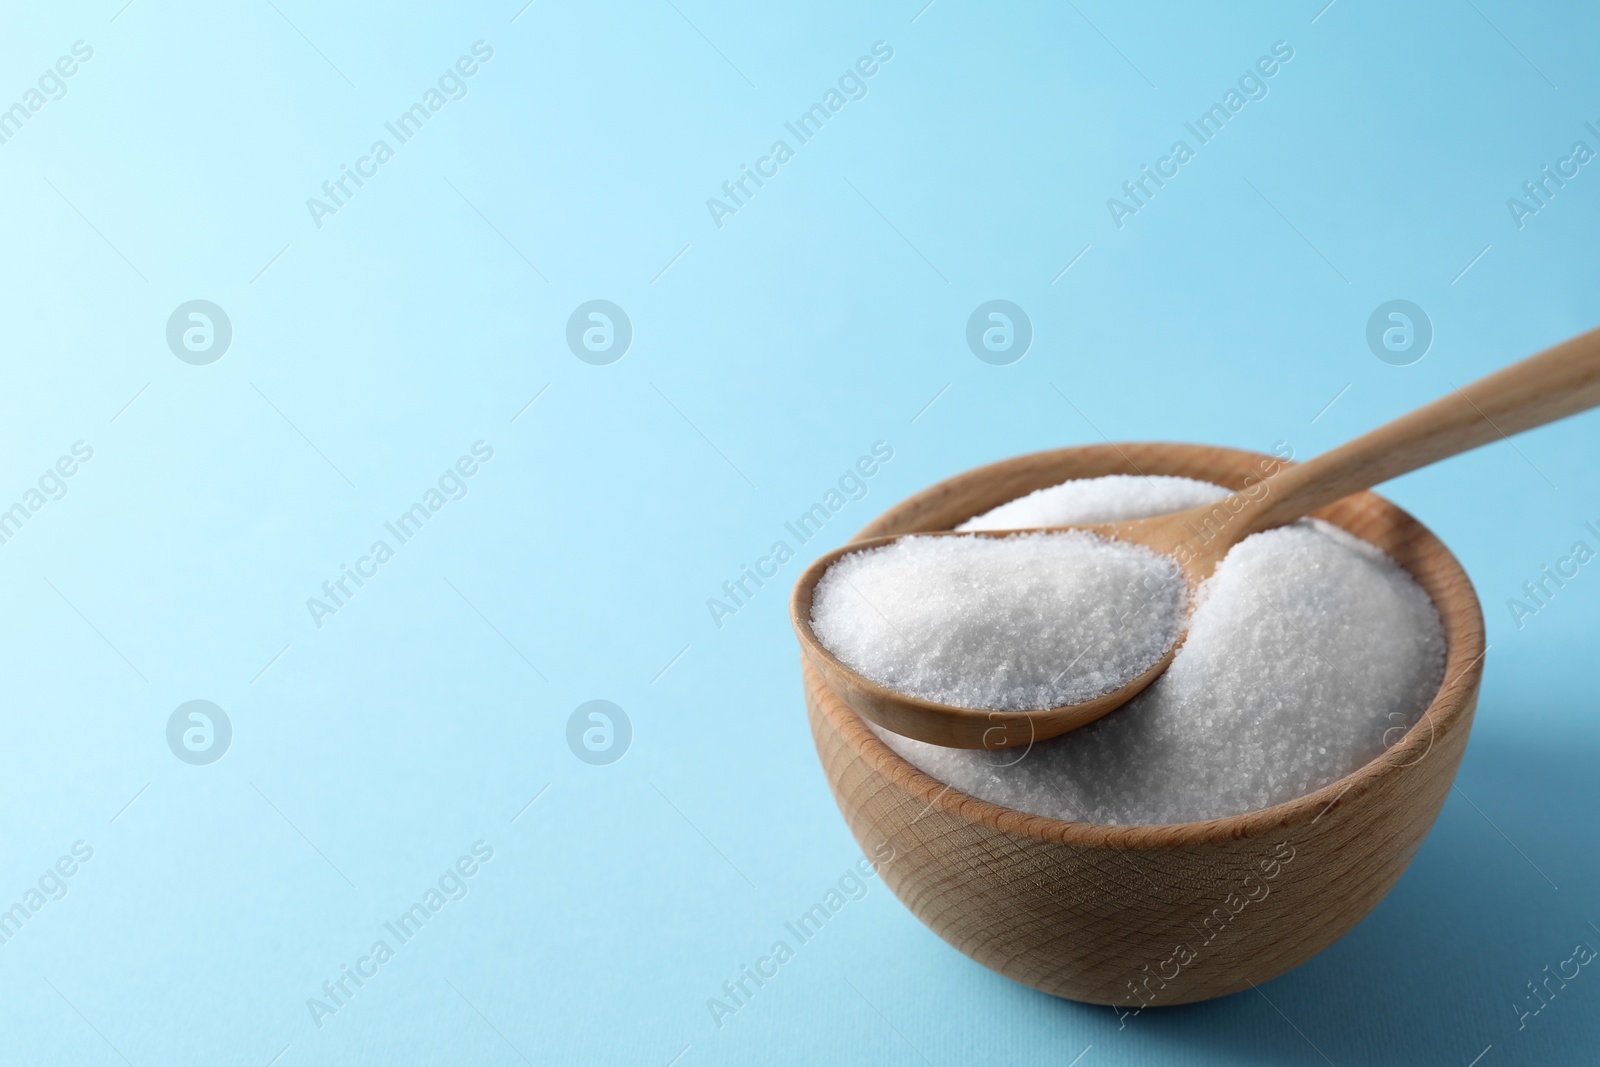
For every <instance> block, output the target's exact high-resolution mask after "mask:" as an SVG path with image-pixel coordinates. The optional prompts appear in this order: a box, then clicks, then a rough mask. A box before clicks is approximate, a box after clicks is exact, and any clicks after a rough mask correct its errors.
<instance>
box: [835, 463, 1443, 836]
mask: <svg viewBox="0 0 1600 1067" xmlns="http://www.w3.org/2000/svg"><path fill="white" fill-rule="evenodd" d="M1174 483H1183V484H1181V485H1180V484H1174ZM1196 486H1198V487H1199V489H1198V490H1197V489H1195V487H1196ZM1202 490H1203V491H1202ZM1224 495H1226V491H1225V490H1223V489H1221V488H1219V487H1215V486H1206V485H1205V484H1204V483H1197V482H1191V481H1188V480H1187V479H1171V478H1150V479H1143V478H1138V479H1134V478H1115V479H1113V478H1096V479H1088V480H1084V481H1075V482H1067V483H1065V484H1063V485H1059V486H1055V487H1052V488H1050V489H1046V490H1041V491H1040V492H1039V493H1035V494H1033V495H1032V496H1029V497H1024V498H1022V499H1021V500H1017V501H1012V502H1011V503H1010V504H1006V505H1002V506H1001V507H1000V508H996V509H995V510H994V511H993V512H990V513H989V514H987V515H984V516H979V517H978V518H976V519H974V520H972V521H971V522H970V523H969V524H968V525H969V526H974V527H976V526H977V525H978V524H986V525H987V524H991V523H992V524H993V525H992V526H991V528H994V526H998V527H999V528H1011V527H1013V526H1015V525H1016V524H1017V522H1018V520H1019V518H1026V520H1027V521H1028V522H1030V523H1033V522H1039V521H1047V522H1050V523H1064V522H1073V523H1087V522H1113V521H1117V520H1121V519H1129V518H1139V517H1145V516H1147V515H1150V514H1158V513H1160V512H1161V511H1163V510H1166V509H1169V508H1181V507H1189V506H1193V505H1197V504H1201V503H1206V502H1209V501H1210V500H1216V499H1221V498H1222V497H1223V496H1224ZM1008 509H1010V510H1009V512H1008ZM1040 516H1046V518H1044V519H1042V520H1041V518H1040ZM925 577H928V578H931V573H930V574H929V575H927V576H925ZM1020 621H1021V620H1019V622H1020ZM1041 624H1042V625H1051V624H1052V623H1051V622H1048V621H1046V620H1044V619H1043V618H1042V617H1041ZM1124 632H1126V631H1124ZM858 669H859V668H858ZM1443 675H1444V635H1443V630H1442V627H1441V625H1440V622H1439V616H1438V613H1437V611H1435V609H1434V607H1433V604H1432V602H1431V601H1430V600H1429V598H1428V596H1427V594H1426V593H1425V592H1424V591H1423V590H1422V588H1421V587H1420V586H1419V585H1417V583H1416V581H1415V580H1414V579H1412V578H1411V576H1410V575H1409V574H1407V573H1406V572H1405V571H1404V570H1403V569H1402V568H1401V567H1400V566H1399V565H1398V564H1396V563H1394V562H1393V561H1392V560H1390V559H1389V558H1388V557H1387V556H1385V555H1384V554H1383V553H1382V552H1380V551H1379V550H1377V549H1375V548H1373V547H1372V546H1370V545H1368V544H1366V543H1365V542H1363V541H1360V540H1358V539H1357V538H1355V537H1352V536H1350V535H1349V534H1346V533H1345V532H1344V531H1342V530H1339V529H1337V528H1335V527H1333V526H1330V525H1328V524H1326V523H1323V522H1319V521H1315V520H1303V521H1301V522H1298V523H1294V524H1293V525H1290V526H1286V527H1281V528H1279V529H1276V530H1269V531H1267V532H1265V533H1261V534H1257V535H1255V536H1254V537H1251V538H1248V539H1247V540H1245V541H1243V542H1242V543H1240V544H1239V545H1238V546H1236V547H1235V548H1234V549H1233V551H1232V552H1230V553H1229V554H1228V556H1227V558H1226V559H1225V560H1223V562H1222V563H1221V564H1220V565H1219V567H1218V568H1217V571H1216V573H1215V574H1214V575H1213V576H1212V577H1211V579H1210V580H1209V581H1208V582H1206V584H1205V585H1204V586H1202V588H1201V590H1200V593H1199V596H1198V598H1197V603H1196V605H1195V607H1194V611H1193V615H1192V616H1191V618H1190V620H1189V633H1188V637H1187V639H1186V641H1185V643H1184V645H1183V646H1182V647H1181V648H1180V649H1179V650H1178V654H1177V655H1176V657H1174V659H1173V662H1172V665H1171V666H1170V667H1169V668H1168V669H1167V671H1166V673H1164V674H1163V675H1162V676H1161V677H1160V678H1158V679H1157V680H1156V682H1155V683H1154V684H1153V685H1151V686H1150V688H1149V689H1147V690H1145V691H1144V692H1143V693H1141V694H1140V695H1139V696H1137V697H1135V698H1134V699H1133V700H1132V701H1130V702H1129V703H1128V704H1126V705H1125V706H1123V707H1122V708H1120V709H1118V710H1116V711H1114V712H1112V713H1111V714H1109V715H1108V716H1106V717H1105V718H1103V719H1099V720H1097V721H1096V722H1094V723H1091V724H1090V725H1088V726H1086V727H1083V728H1081V729H1079V730H1075V731H1073V732H1071V733H1068V734H1065V735H1063V736H1061V737H1059V738H1055V739H1053V740H1050V741H1043V742H1037V743H1035V744H1033V745H1032V746H1029V747H1025V748H1014V749H1005V750H1001V751H997V752H983V751H972V750H963V749H950V748H941V747H938V746H935V745H927V744H923V743H922V742H919V741H913V740H911V739H909V738H905V737H901V736H900V735H898V734H893V733H889V732H887V731H883V730H878V731H877V732H878V735H879V736H880V737H882V738H883V739H884V740H885V741H886V742H887V743H888V744H889V745H890V747H892V748H893V749H894V750H895V751H897V752H899V753H900V754H901V755H902V756H904V757H905V758H906V759H908V760H910V761H911V762H912V763H914V764H916V765H917V766H918V767H920V768H922V770H924V771H926V772H927V773H928V774H930V775H932V776H933V777H935V778H938V779H939V780H941V781H943V782H946V783H948V784H949V785H951V786H953V787H955V788H957V789H960V790H962V791H963V792H966V793H969V794H971V795H973V796H976V797H981V798H982V799H984V800H988V801H991V802H993V803H996V804H1000V805H1003V806H1005V807H1009V808H1014V809H1017V810H1019V811H1024V812H1028V813H1030V814H1035V815H1043V816H1048V817H1051V818H1057V819H1067V820H1071V821H1077V822H1093V823H1114V824H1124V825H1127V824H1159V823H1174V822H1187V821H1193V820H1200V819H1212V818H1220V817H1222V816H1226V815H1237V814H1241V813H1243V812H1248V811H1255V810H1258V809H1260V808H1264V807H1268V806H1270V805H1272V804H1278V803H1282V802H1284V801H1286V800H1291V799H1293V798H1295V797H1297V796H1302V795H1304V794H1306V793H1308V792H1311V791H1313V790H1315V789H1318V788H1321V787H1322V786H1324V785H1327V784H1328V783H1329V782H1332V781H1334V780H1336V779H1338V778H1340V777H1342V776H1344V775H1345V774H1348V773H1350V772H1351V771H1353V770H1355V769H1356V768H1358V767H1360V766H1361V765H1363V764H1365V763H1367V762H1369V761H1370V760H1372V759H1373V758H1374V757H1376V756H1377V755H1378V754H1380V753H1381V752H1382V751H1383V750H1384V749H1385V748H1386V747H1387V746H1388V745H1390V744H1392V743H1394V742H1395V741H1397V740H1398V739H1399V738H1400V737H1401V736H1402V735H1403V734H1404V733H1405V731H1406V730H1407V729H1408V728H1409V727H1410V726H1411V725H1412V724H1413V723H1415V722H1416V720H1417V719H1418V717H1419V716H1420V715H1421V713H1422V712H1423V711H1424V710H1425V709H1426V708H1427V706H1428V704H1429V702H1430V701H1431V700H1432V699H1433V696H1434V694H1435V693H1436V692H1437V691H1438V688H1439V685H1440V683H1441V681H1442V680H1443ZM874 729H876V727H874Z"/></svg>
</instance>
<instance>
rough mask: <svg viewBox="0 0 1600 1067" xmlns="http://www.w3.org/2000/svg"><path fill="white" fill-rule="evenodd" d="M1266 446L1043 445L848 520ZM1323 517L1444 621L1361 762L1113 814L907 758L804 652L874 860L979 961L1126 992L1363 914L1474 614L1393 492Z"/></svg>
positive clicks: (1085, 989) (1426, 763)
mask: <svg viewBox="0 0 1600 1067" xmlns="http://www.w3.org/2000/svg"><path fill="white" fill-rule="evenodd" d="M1263 462H1273V460H1272V457H1264V456H1260V455H1257V454H1254V453H1249V452H1240V451H1236V450H1232V449H1222V448H1213V447H1206V446H1196V445H1179V444H1123V445H1105V446H1094V447H1086V448H1074V449H1063V450H1059V451H1053V452H1042V453H1036V454H1033V455H1028V456H1021V457H1018V458H1016V459H1012V460H1007V461H1005V462H1003V463H997V464H993V465H991V466H988V467H982V468H978V469H976V470H973V471H969V472H967V473H965V474H961V475H958V476H957V477H955V478H951V479H949V480H947V481H945V482H941V483H939V484H938V485H935V486H933V487H931V488H930V489H928V490H926V491H924V492H921V493H918V494H917V495H915V496H913V497H911V498H910V499H908V500H906V501H904V502H903V503H901V504H900V505H898V506H896V507H894V508H892V509H890V510H889V511H888V512H885V513H884V514H883V515H882V516H880V517H879V518H878V519H876V520H875V521H874V522H873V523H871V524H870V525H869V526H867V527H866V528H865V529H864V530H862V531H861V534H860V535H859V536H861V537H872V536H880V535H884V534H902V533H911V532H918V531H928V530H940V529H949V528H950V527H951V526H953V525H955V524H956V523H958V522H961V521H963V520H965V519H967V518H969V517H971V516H972V515H974V514H977V513H980V512H983V511H986V510H988V509H989V508H992V507H994V506H996V505H998V504H1001V503H1004V502H1005V501H1007V500H1011V499H1014V498H1016V497H1018V496H1021V495H1023V494H1024V493H1028V492H1031V491H1033V490H1035V489H1040V488H1043V487H1045V486H1048V485H1055V484H1057V483H1059V482H1061V481H1064V480H1066V479H1069V478H1084V477H1097V476H1100V475H1105V474H1140V473H1143V474H1168V475H1180V476H1184V477H1190V478H1200V479H1204V480H1208V481H1213V482H1217V483H1219V484H1222V485H1227V486H1230V487H1232V488H1239V487H1241V486H1242V485H1243V482H1244V479H1245V478H1246V477H1250V476H1252V475H1254V476H1256V477H1259V476H1260V470H1261V467H1260V464H1261V463H1263ZM1317 516H1318V517H1319V518H1324V519H1327V520H1328V521H1330V522H1333V523H1335V524H1336V525H1339V526H1342V527H1343V528H1344V529H1346V530H1348V531H1350V532H1351V533H1353V534H1355V535H1356V536H1358V537H1361V538H1363V539H1365V540H1367V541H1369V542H1371V543H1373V544H1375V545H1378V546H1379V547H1380V548H1383V549H1384V550H1385V551H1387V552H1388V553H1389V555H1390V556H1392V557H1393V558H1394V559H1395V560H1396V561H1397V562H1399V563H1400V564H1401V565H1402V566H1404V567H1405V568H1406V569H1407V570H1408V571H1410V572H1411V574H1412V575H1413V576H1414V577H1415V578H1416V579H1417V581H1418V582H1419V583H1420V584H1421V585H1422V586H1423V588H1424V589H1426V590H1427V591H1428V593H1429V595H1430V596H1431V597H1432V598H1433V601H1434V604H1435V605H1436V606H1437V607H1438V609H1439V614H1440V617H1441V619H1442V620H1443V623H1444V631H1445V641H1446V666H1445V682H1444V685H1443V686H1442V688H1441V689H1440V691H1439V693H1438V695H1437V696H1436V698H1435V699H1434V701H1433V703H1432V704H1431V705H1430V706H1429V708H1428V709H1427V711H1426V712H1425V713H1424V715H1423V717H1422V718H1421V719H1420V720H1419V721H1418V723H1417V724H1416V725H1415V726H1414V727H1412V728H1411V729H1410V730H1409V731H1408V732H1407V733H1406V734H1405V736H1404V737H1403V738H1401V739H1400V740H1399V741H1397V742H1396V743H1395V744H1394V745H1393V746H1391V747H1390V748H1389V749H1388V750H1387V751H1386V752H1385V753H1384V754H1383V755H1381V756H1379V757H1378V758H1377V759H1376V760H1374V761H1373V762H1372V763H1369V764H1368V765H1366V766H1365V767H1363V768H1361V769H1359V770H1357V771H1356V772H1354V773H1353V774H1350V775H1348V776H1346V777H1345V778H1342V779H1340V780H1339V781H1337V782H1334V783H1333V784H1331V785H1329V786H1327V787H1326V788H1323V789H1320V790H1317V791H1316V792H1314V793H1312V794H1310V795H1308V796H1305V797H1301V798H1298V799H1296V800H1293V801H1290V802H1288V803H1286V804H1280V805H1276V806H1274V807H1271V808H1266V809H1264V810H1262V811H1258V812H1252V813H1249V814H1246V815H1240V816H1234V817H1230V818H1225V819H1213V820H1210V821H1207V822H1199V823H1182V824H1176V825H1169V826H1129V827H1114V826H1098V825H1091V824H1086V823H1072V822H1064V821H1060V820H1055V819H1046V818H1041V817H1038V816H1031V815H1024V814H1022V813H1020V812H1016V811H1011V810H1008V809H1005V808H1001V807H998V806H996V805H994V804H990V803H988V802H986V801H982V800H978V799H976V798H974V797H971V796H967V795H966V794H963V793H960V792H957V791H956V790H954V789H951V788H950V787H948V786H945V785H944V784H943V783H941V782H938V781H936V780H935V779H933V778H931V777H929V776H928V775H926V774H924V773H922V772H921V771H919V770H917V769H916V768H915V767H913V766H912V765H911V764H909V763H907V762H906V761H905V760H903V759H901V758H900V757H899V756H898V755H896V754H895V753H894V752H893V751H892V750H891V749H889V748H888V746H886V745H884V744H883V743H882V742H881V741H879V740H878V738H877V736H876V735H874V734H873V733H872V731H871V730H870V729H869V728H868V727H867V725H866V723H865V722H863V721H862V719H861V718H860V717H859V716H858V715H857V714H856V713H855V712H854V711H852V710H851V709H850V708H849V707H848V706H847V705H846V704H845V703H844V702H843V701H841V700H840V699H839V698H838V697H837V696H835V695H834V694H833V692H832V691H831V690H830V689H829V688H828V687H827V686H826V685H825V684H823V682H822V681H821V680H820V679H819V677H818V676H817V675H816V673H815V672H814V671H813V670H812V669H811V668H810V666H809V664H807V663H805V662H804V661H802V665H801V671H802V680H803V685H804V689H805V695H806V706H807V710H808V714H809V716H810V722H811V730H812V736H813V738H814V740H815V742H816V746H817V753H818V755H819V757H820V758H821V762H822V766H823V770H824V773H825V775H826V777H827V779H828V783H829V786H830V788H831V789H832V791H833V794H834V798H835V800H836V801H837V802H838V804H839V808H840V810H841V811H842V812H843V814H844V816H845V820H846V822H847V823H848V824H849V826H850V829H851V831H852V833H854V834H855V837H856V839H857V841H858V842H860V844H861V846H862V847H863V849H865V850H867V852H868V854H869V855H885V854H887V855H890V856H892V858H891V859H890V860H889V861H888V862H886V863H885V864H884V865H883V866H882V868H881V873H882V875H883V877H884V880H885V882H886V884H887V885H888V886H889V887H890V889H891V890H892V891H893V892H894V893H895V895H896V896H898V897H899V898H900V899H901V901H903V902H904V903H905V904H906V906H907V907H908V908H910V909H911V911H912V912H913V913H914V914H916V916H917V917H918V918H919V919H921V920H922V921H923V922H924V923H926V924H927V925H928V926H929V927H930V928H931V929H932V930H933V931H934V932H935V933H937V934H938V935H939V936H940V937H942V938H944V939H945V940H946V941H948V942H949V943H950V944H952V945H954V946H955V947H956V948H958V949H960V950H961V951H962V952H964V953H966V954H967V955H968V956H970V957H972V958H973V959H974V960H977V961H978V962H979V963H982V964H983V965H984V966H986V967H989V968H991V969H992V970H994V971H997V972H999V973H1000V974H1003V975H1005V976H1006V977H1008V978H1011V979H1013V980H1015V981H1018V982H1022V983H1024V984H1026V985H1029V986H1032V987H1033V988H1035V989H1038V990H1041V991H1043V992H1046V993H1050V994H1053V995H1056V996H1060V997H1067V998H1070V999H1073V1000H1080V1001H1087V1002H1090V1003H1097V1004H1110V1005H1117V1006H1119V1007H1120V1008H1122V1009H1125V1010H1134V1009H1142V1008H1143V1007H1146V1006H1150V1007H1156V1006H1161V1005H1166V1004H1182V1003H1187V1002H1190V1001H1196V1000H1205V999H1209V998H1211V997H1218V996H1222V995H1225V994H1228V993H1233V992H1237V991H1239V990H1241V989H1247V988H1249V986H1250V985H1251V984H1252V983H1257V984H1259V983H1260V982H1264V981H1266V980H1268V979H1270V978H1273V977H1275V976H1276V975H1278V974H1281V973H1283V972H1284V971H1287V970H1289V969H1290V968H1292V967H1295V966H1297V965H1299V964H1301V963H1303V962H1305V961H1306V960H1308V959H1310V958H1311V957H1312V956H1314V955H1315V954H1316V953H1318V952H1320V951H1321V950H1322V949H1324V948H1326V947H1327V946H1328V945H1330V944H1332V943H1333V942H1334V941H1336V940H1337V939H1338V938H1339V937H1341V936H1342V935H1343V934H1344V933H1346V932H1347V931H1348V930H1349V929H1350V928H1351V927H1353V926H1354V925H1355V924H1356V923H1357V922H1358V921H1360V919H1361V918H1362V917H1363V916H1364V915H1366V914H1367V912H1368V911H1370V910H1371V909H1372V907H1373V906H1374V905H1376V904H1377V902H1378V901H1379V900H1380V899H1382V897H1383V895H1384V894H1385V893H1387V892H1388V891H1389V889H1390V888H1391V887H1392V886H1393V885H1394V883H1395V881H1396V880H1397V879H1398V878H1399V877H1400V875H1401V873H1402V872H1403V871H1404V870H1405V868H1406V866H1407V864H1408V863H1409V862H1410V861H1411V857H1412V856H1413V855H1414V854H1415V853H1416V850H1417V847H1418V846H1419V845H1420V844H1421V842H1422V839H1423V837H1424V836H1425V835H1426V834H1427V832H1428V829H1429V828H1430V827H1431V826H1432V825H1433V821H1434V819H1435V817H1436V816H1437V815H1438V813H1439V809H1440V808H1441V807H1442V806H1443V804H1444V801H1445V797H1446V796H1447V795H1448V793H1449V791H1450V786H1451V783H1452V782H1453V781H1454V778H1455V773H1456V769H1457V767H1458V766H1459V764H1460V761H1461V755H1462V752H1463V751H1464V750H1465V747H1466V743H1467V735H1468V732H1469V730H1470V728H1471V723H1472V715H1473V711H1474V708H1475V706H1476V702H1477V693H1478V684H1479V681H1480V678H1481V675H1482V668H1483V653H1484V632H1483V617H1482V612H1481V610H1480V609H1479V606H1478V601H1477V597H1476V595H1475V594H1474V592H1473V590H1472V585H1471V583H1470V582H1469V581H1468V580H1467V577H1466V575H1465V574H1464V573H1463V572H1462V570H1461V567H1460V565H1459V564H1458V563H1457V562H1456V560H1455V558H1454V557H1453V556H1451V554H1450V553H1449V551H1448V550H1447V549H1446V548H1445V547H1444V546H1443V545H1442V544H1441V543H1440V542H1439V541H1438V540H1437V539H1436V538H1434V537H1433V535H1432V534H1430V533H1429V532H1428V531H1427V530H1426V529H1425V528H1424V527H1423V526H1422V525H1421V524H1420V523H1418V522H1416V521H1415V520H1414V519H1412V518H1411V517H1410V516H1408V515H1406V514H1405V513H1404V512H1402V511H1400V509H1398V508H1396V507H1394V506H1393V505H1391V504H1389V503H1388V502H1386V501H1384V500H1382V499H1380V498H1379V497H1377V496H1375V495H1373V494H1371V493H1362V494H1359V495H1357V496H1354V497H1350V498H1347V499H1345V500H1341V501H1339V502H1338V503H1336V504H1334V505H1332V506H1330V507H1328V508H1325V509H1323V510H1322V511H1320V512H1318V513H1317ZM888 850H892V851H888ZM1286 857H1287V859H1286Z"/></svg>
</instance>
